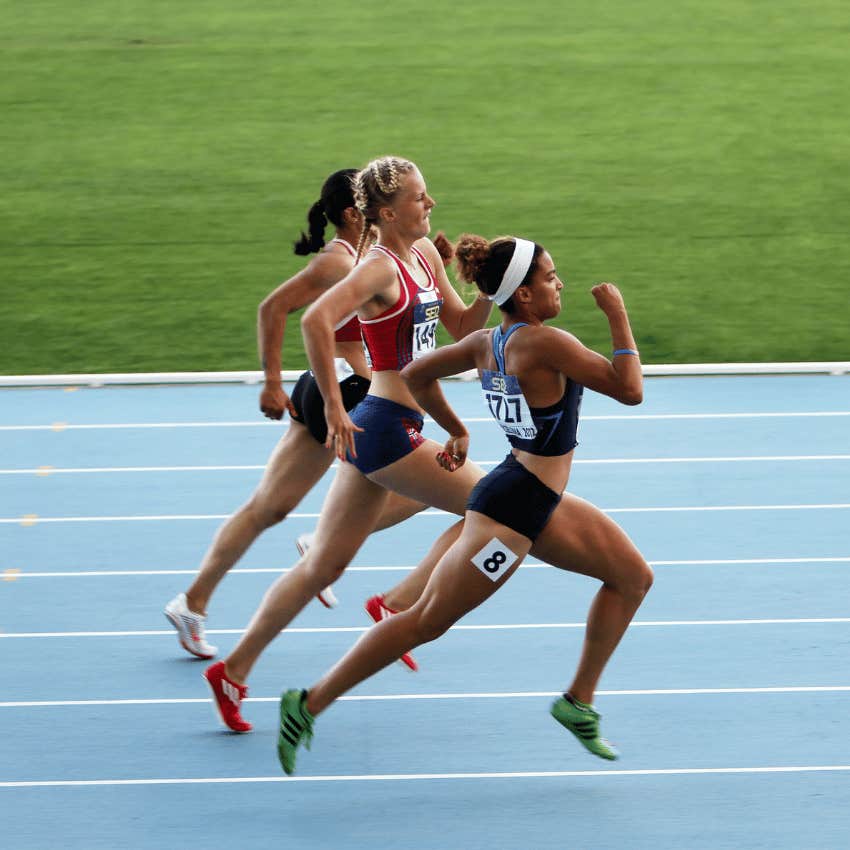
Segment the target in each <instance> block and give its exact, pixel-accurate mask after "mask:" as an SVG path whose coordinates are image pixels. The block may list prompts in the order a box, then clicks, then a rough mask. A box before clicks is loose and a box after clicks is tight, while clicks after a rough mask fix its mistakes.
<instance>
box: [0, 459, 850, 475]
mask: <svg viewBox="0 0 850 850" xmlns="http://www.w3.org/2000/svg"><path fill="white" fill-rule="evenodd" d="M842 460H850V455H752V456H743V455H742V456H729V457H622V458H620V457H613V458H576V459H575V460H574V461H573V464H574V465H575V464H578V465H582V464H584V465H594V464H595V465H618V464H653V463H678V464H687V463H773V462H778V461H781V462H783V463H785V462H789V463H792V462H808V461H829V462H835V461H842ZM473 463H475V464H476V465H477V466H495V465H496V464H497V463H501V461H500V460H474V461H473ZM338 466H339V464H337V463H334V464H332V466H331V469H335V468H336V467H338ZM265 468H266V467H265V464H229V465H218V466H78V467H49V468H46V467H37V468H29V469H0V475H41V476H44V475H47V474H48V473H49V474H50V475H84V474H108V473H118V474H123V473H137V472H246V471H248V472H257V471H260V470H263V469H265Z"/></svg>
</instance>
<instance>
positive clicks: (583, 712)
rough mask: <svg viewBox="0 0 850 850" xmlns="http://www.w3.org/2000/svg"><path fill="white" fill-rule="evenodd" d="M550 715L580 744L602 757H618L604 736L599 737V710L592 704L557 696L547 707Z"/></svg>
mask: <svg viewBox="0 0 850 850" xmlns="http://www.w3.org/2000/svg"><path fill="white" fill-rule="evenodd" d="M549 711H550V713H551V715H552V717H554V718H555V720H557V721H558V723H560V724H561V726H564V727H565V728H567V729H569V730H570V732H572V733H573V735H575V736H576V738H578V739H579V741H580V742H581V744H582V746H584V747H585V748H586V749H588V750H590V752H592V753H593V755H595V756H599V758H603V759H610V760H612V761H613V760H614V759H618V758H619V757H620V754H619V753H618V752H617V750H616V749H614V747H612V746H611V744H609V743H608V741H606V740H605V739H604V738H600V737H599V717H600V715H599V712H597V711H596V710H594V708H593V706H592V705H586V704H585V703H583V702H579V701H578V700H574V701H572V702H570V700H568V699H565V698H564V697H559V698H558V699H556V700H555V702H553V703H552V707H551V708H550V709H549Z"/></svg>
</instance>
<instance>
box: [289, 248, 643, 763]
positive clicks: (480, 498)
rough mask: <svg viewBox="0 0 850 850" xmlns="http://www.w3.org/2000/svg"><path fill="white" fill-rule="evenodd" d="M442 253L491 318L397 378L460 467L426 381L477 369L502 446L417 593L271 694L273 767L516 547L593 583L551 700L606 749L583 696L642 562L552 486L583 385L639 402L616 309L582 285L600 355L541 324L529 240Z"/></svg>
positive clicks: (545, 302) (477, 593)
mask: <svg viewBox="0 0 850 850" xmlns="http://www.w3.org/2000/svg"><path fill="white" fill-rule="evenodd" d="M455 253H456V257H457V261H458V265H459V268H460V272H461V277H462V278H463V279H464V280H467V281H469V282H473V281H474V282H475V283H476V284H477V285H478V287H479V289H480V290H481V293H482V295H483V296H484V297H486V298H488V299H492V300H494V301H495V302H496V303H497V304H498V305H499V307H500V309H501V311H502V322H501V324H500V326H498V327H496V328H494V329H492V330H483V331H477V332H476V333H473V334H470V335H469V336H467V337H466V338H465V339H463V340H461V341H460V342H458V343H456V344H454V345H450V346H446V347H444V348H441V349H439V350H437V351H434V352H431V353H429V354H427V355H426V356H424V357H422V358H421V359H419V360H416V361H414V362H412V363H410V364H409V365H408V366H407V367H406V368H405V369H404V370H403V371H402V375H401V377H402V378H403V379H404V380H405V382H406V384H407V386H408V388H409V389H410V391H411V393H412V395H413V397H414V398H415V399H416V402H417V403H418V404H419V405H420V406H421V407H422V408H424V409H425V411H427V412H428V413H429V414H431V416H433V418H434V420H435V421H436V422H437V424H439V425H440V426H441V427H442V428H444V429H445V430H446V431H447V432H448V433H449V435H450V437H449V440H448V441H447V443H446V446H447V450H448V449H449V448H451V449H453V451H451V454H452V455H456V459H454V460H453V459H452V458H451V457H447V455H446V453H443V454H442V455H440V456H438V458H437V460H438V463H439V465H440V466H441V467H442V468H443V469H454V468H457V467H459V472H462V471H463V470H466V469H468V467H469V466H470V464H465V463H464V460H465V457H466V448H467V444H468V440H469V435H468V433H467V431H466V428H465V427H464V425H463V422H462V421H461V420H460V418H459V417H458V416H457V414H456V413H455V412H454V411H453V410H452V409H451V408H450V407H449V405H448V403H447V401H446V399H445V397H444V396H443V393H442V390H441V389H440V386H439V384H438V382H437V381H438V379H439V378H442V377H446V376H449V375H454V374H457V373H459V372H462V371H465V370H468V369H478V371H479V373H480V374H481V378H482V389H483V393H484V400H485V403H486V406H487V408H488V409H489V411H490V413H491V414H492V415H493V417H494V419H495V420H496V422H497V423H498V425H499V426H501V428H502V430H503V431H504V433H505V435H506V436H507V439H508V441H509V442H510V444H511V452H510V453H509V454H508V455H507V457H506V458H505V460H504V461H503V462H502V463H500V464H499V465H498V466H497V467H496V468H495V469H494V470H493V471H492V472H490V473H489V474H488V475H486V476H483V477H481V478H480V480H478V482H477V484H476V486H475V487H474V489H473V490H472V492H471V494H470V495H469V498H468V500H467V502H466V510H465V521H464V526H463V529H462V532H461V536H460V538H459V540H458V541H457V542H456V543H455V544H454V545H453V546H452V547H451V548H450V549H449V551H448V552H447V553H446V554H445V555H444V556H443V557H442V558H441V560H440V562H439V563H438V565H437V567H436V569H435V570H434V573H433V575H432V576H431V579H430V581H429V582H428V584H427V586H426V587H425V589H424V591H423V593H422V595H421V597H420V598H419V600H418V601H417V602H416V604H415V605H413V606H412V607H411V608H410V609H409V610H407V611H404V612H402V613H400V614H397V615H396V616H394V617H392V618H391V619H388V620H385V621H383V622H381V623H379V624H378V625H377V626H376V627H375V628H373V629H371V630H370V631H369V632H367V633H366V634H365V635H364V636H363V637H362V638H361V639H360V640H359V641H358V643H357V644H356V645H355V646H354V647H353V648H352V649H351V650H349V652H348V653H347V654H346V655H345V657H344V658H342V660H341V661H339V662H338V663H337V664H336V665H335V666H334V667H333V668H332V669H331V670H330V671H329V672H328V673H326V674H325V676H324V677H323V678H322V679H320V680H319V682H318V683H317V684H316V685H314V686H313V687H312V688H310V689H309V690H302V691H299V690H289V691H286V692H285V693H284V694H283V696H282V698H281V709H280V712H281V724H280V731H279V736H278V757H279V758H280V762H281V765H282V767H283V769H284V771H285V772H286V773H292V772H293V771H294V769H295V757H296V752H297V749H298V746H299V745H300V744H301V743H305V744H308V745H309V742H310V740H311V738H312V735H313V721H314V719H315V717H316V716H317V715H318V714H320V713H321V712H323V711H324V710H325V709H326V708H327V707H328V706H329V705H330V704H331V703H332V702H334V701H335V700H336V699H338V698H339V697H340V696H342V694H344V693H345V692H346V691H348V690H350V689H351V688H352V687H354V686H355V685H357V684H359V683H360V682H362V681H363V680H364V679H366V678H368V677H369V676H372V675H374V674H375V673H377V672H378V671H379V670H381V669H382V668H383V667H385V666H386V665H387V664H389V663H390V662H391V661H393V660H394V659H395V658H398V656H399V655H400V654H401V653H403V652H410V651H411V650H413V649H414V648H415V647H417V646H419V645H420V644H422V643H424V642H426V641H431V640H435V639H436V638H438V637H439V636H440V635H442V634H444V633H445V632H446V631H447V630H448V629H449V628H451V626H452V625H454V624H455V623H456V622H457V621H458V620H459V619H460V618H461V617H463V616H465V615H466V614H467V613H469V612H470V611H471V610H473V609H474V608H476V607H477V606H478V605H480V604H481V603H482V602H484V601H485V600H486V599H487V598H489V597H490V596H491V595H492V594H493V593H495V592H496V590H498V589H499V588H500V587H501V586H502V585H503V584H504V583H505V582H506V581H507V580H508V578H510V576H511V575H512V574H513V573H514V572H515V571H516V569H517V568H518V567H519V565H520V563H521V562H522V561H523V559H524V558H525V556H526V555H527V554H528V553H529V552H531V553H533V554H534V555H535V556H537V557H539V558H540V559H541V560H544V561H548V562H549V563H552V564H555V565H557V566H560V567H562V568H564V569H568V570H571V571H573V572H578V573H582V574H584V575H588V576H591V577H593V578H596V579H598V580H600V581H601V582H602V587H601V588H600V589H599V591H598V593H597V595H596V598H595V599H594V601H593V604H592V605H591V608H590V611H589V613H588V616H587V631H586V634H585V641H584V646H583V649H582V654H581V658H580V660H579V664H578V669H577V670H576V673H575V675H574V677H573V680H572V682H571V683H570V685H569V686H568V687H567V688H566V690H565V691H564V694H563V696H561V697H559V698H558V699H556V700H555V701H554V702H553V703H552V705H551V708H550V712H551V714H552V716H553V717H554V718H555V719H556V720H557V721H558V722H559V723H560V724H561V725H562V726H564V727H565V728H567V729H568V730H569V731H570V732H572V733H573V734H574V735H575V736H576V738H577V739H578V740H579V741H580V742H581V744H582V745H583V746H584V747H585V748H586V749H587V750H588V751H589V752H591V753H593V754H594V755H596V756H598V757H600V758H604V759H616V758H618V753H617V750H616V749H615V748H614V747H613V746H612V745H611V744H609V743H608V741H606V740H605V739H604V738H603V737H602V736H601V734H600V729H599V719H600V715H599V713H598V712H597V711H596V709H595V708H594V707H593V704H592V703H593V698H594V693H595V691H596V687H597V684H598V681H599V678H600V676H601V674H602V671H603V669H604V667H605V665H606V663H607V661H608V659H609V658H610V657H611V654H612V653H613V652H614V649H615V648H616V646H617V644H618V643H619V641H620V638H621V637H622V636H623V634H624V633H625V631H626V629H627V627H628V625H629V623H630V622H631V620H632V617H633V616H634V614H635V612H636V611H637V609H638V607H639V605H640V603H641V601H642V600H643V598H644V596H645V594H646V592H647V591H648V590H649V587H650V586H651V584H652V571H651V570H650V568H649V566H648V565H647V563H646V561H645V560H644V559H643V557H641V555H640V553H639V552H638V551H637V549H636V548H635V546H634V545H633V544H632V542H631V541H630V540H629V538H628V537H627V536H626V534H625V533H624V532H623V531H622V529H620V528H619V526H617V524H616V523H615V522H614V521H613V520H612V519H610V518H609V517H607V516H606V515H605V514H604V513H602V511H600V510H599V509H598V508H596V507H594V506H593V505H591V504H589V503H588V502H585V501H583V500H581V499H579V498H577V497H576V496H573V495H571V494H568V493H564V488H565V487H566V485H567V481H568V479H569V473H570V468H571V465H572V459H573V450H574V448H575V446H576V445H577V441H576V431H577V427H578V418H579V407H580V402H581V397H582V392H583V389H584V387H588V388H589V389H592V390H595V391H597V392H600V393H603V394H605V395H608V396H611V397H612V398H614V399H616V400H618V401H621V402H622V403H624V404H639V403H640V401H641V400H642V393H643V379H642V373H641V365H640V360H639V358H638V352H637V348H636V346H635V341H634V337H633V336H632V332H631V328H630V326H629V319H628V315H627V313H626V308H625V305H624V303H623V299H622V296H621V295H620V292H619V290H618V289H617V287H616V286H614V285H613V284H611V283H602V284H599V285H598V286H594V287H593V288H592V290H591V292H592V294H593V297H594V298H595V300H596V304H597V306H598V307H599V308H600V309H601V310H602V311H603V313H604V314H605V316H606V317H607V319H608V324H609V328H610V332H611V341H612V345H613V349H614V353H613V355H612V356H611V357H610V358H608V357H604V356H602V355H601V354H597V353H596V352H594V351H591V350H590V349H588V348H586V347H585V346H584V345H582V344H581V342H579V340H578V339H576V337H574V336H573V335H572V334H569V333H566V332H564V331H562V330H559V329H557V328H553V327H548V326H546V325H545V324H544V322H545V321H546V320H548V319H552V318H554V317H555V316H557V315H558V313H559V312H560V310H561V290H562V289H563V284H562V282H561V280H560V279H559V277H558V274H557V272H556V270H555V264H554V263H553V261H552V258H551V256H550V255H549V253H548V252H547V251H545V250H544V249H543V248H542V247H541V246H540V245H537V244H535V243H533V242H529V241H527V240H524V239H513V238H502V239H497V240H495V241H494V242H489V243H488V242H487V240H485V239H483V238H482V237H479V236H463V237H461V239H460V241H459V243H458V245H457V247H456V249H455ZM455 474H458V473H455ZM431 732H433V730H431ZM446 745H447V746H450V743H449V742H447V744H446Z"/></svg>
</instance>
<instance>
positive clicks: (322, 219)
mask: <svg viewBox="0 0 850 850" xmlns="http://www.w3.org/2000/svg"><path fill="white" fill-rule="evenodd" d="M356 174H357V169H356V168H343V169H342V170H341V171H335V172H334V173H333V174H331V176H330V177H328V179H327V180H325V182H324V185H323V186H322V195H321V197H320V198H319V200H318V201H316V203H315V204H313V206H312V207H310V211H309V212H308V213H307V223H308V225H309V235H308V234H306V233H303V232H302V233H301V238H300V239H299V240H298V241H297V242H296V243H295V253H296V254H298V255H299V256H302V257H303V256H306V255H307V254H313V253H315V252H317V251H321V250H322V248H323V247H324V245H325V228H326V227H327V226H328V221H330V222H331V224H333V225H334V226H335V227H342V214H343V212H345V210H346V209H347V208H348V207H353V206H354V194H353V190H352V186H351V180H352V178H353V177H354V175H356Z"/></svg>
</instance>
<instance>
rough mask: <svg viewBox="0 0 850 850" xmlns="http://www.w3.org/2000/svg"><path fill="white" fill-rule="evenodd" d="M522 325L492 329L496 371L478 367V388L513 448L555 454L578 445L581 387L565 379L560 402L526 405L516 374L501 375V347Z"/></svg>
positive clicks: (502, 352) (521, 323)
mask: <svg viewBox="0 0 850 850" xmlns="http://www.w3.org/2000/svg"><path fill="white" fill-rule="evenodd" d="M526 324H527V322H518V323H517V324H515V325H511V327H510V328H508V330H507V333H503V332H502V329H501V327H497V328H494V329H493V333H492V341H493V356H494V357H495V358H496V365H497V367H498V371H495V372H493V371H491V370H490V369H482V370H481V389H482V391H483V393H484V401H485V402H486V403H487V407H488V408H489V410H490V413H492V414H493V418H494V419H495V420H496V422H498V423H499V425H501V427H502V430H503V431H504V432H505V434H507V437H508V441H509V442H510V444H511V445H512V446H513V447H514V448H515V449H522V450H523V451H526V452H530V453H531V454H535V455H542V456H544V457H556V456H557V455H563V454H566V453H567V452H569V451H572V450H573V449H574V448H575V447H576V446H577V445H578V441H577V440H576V431H577V430H578V417H579V409H580V407H581V397H582V393H583V392H584V387H583V386H582V385H581V384H577V383H576V382H575V381H571V380H570V379H569V378H567V385H566V387H565V389H564V395H563V396H562V397H561V400H560V401H557V402H555V404H551V405H549V406H548V407H529V406H528V402H527V401H526V400H525V396H524V395H523V393H522V389H520V385H519V380H518V379H517V377H516V375H507V374H505V346H506V345H507V343H508V340H509V339H510V337H511V334H512V333H513V332H514V331H515V330H517V329H518V328H522V327H525V326H526Z"/></svg>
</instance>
